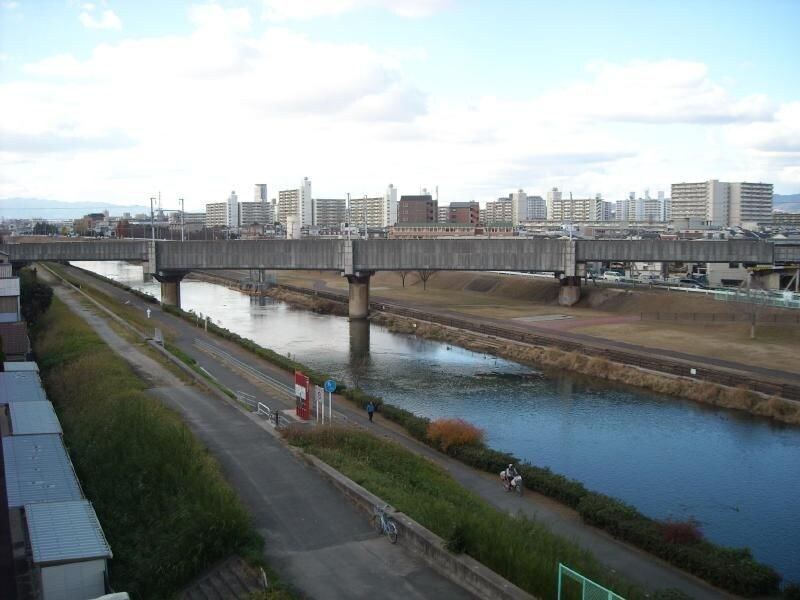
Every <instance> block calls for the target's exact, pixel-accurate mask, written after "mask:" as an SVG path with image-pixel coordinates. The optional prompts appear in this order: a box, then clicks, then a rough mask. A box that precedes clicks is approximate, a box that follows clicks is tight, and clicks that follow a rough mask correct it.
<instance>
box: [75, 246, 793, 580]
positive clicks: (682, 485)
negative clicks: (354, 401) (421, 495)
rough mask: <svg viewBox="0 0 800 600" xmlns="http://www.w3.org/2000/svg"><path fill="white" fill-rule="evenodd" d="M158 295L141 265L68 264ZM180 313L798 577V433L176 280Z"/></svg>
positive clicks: (732, 413) (722, 411)
mask: <svg viewBox="0 0 800 600" xmlns="http://www.w3.org/2000/svg"><path fill="white" fill-rule="evenodd" d="M75 264H76V265H77V266H82V267H84V268H87V269H90V270H92V271H95V272H97V273H100V274H102V275H105V276H107V277H111V278H113V279H115V280H118V281H121V282H123V283H126V284H128V285H130V286H132V287H135V288H137V289H140V290H143V291H146V292H148V293H151V294H153V295H154V296H156V297H158V296H159V295H160V289H159V286H158V283H155V282H153V283H143V282H142V270H141V267H139V266H136V265H130V264H127V263H118V262H92V263H75ZM181 303H182V305H183V308H184V309H186V310H194V311H196V312H199V313H201V314H203V315H208V316H210V317H211V318H212V319H213V320H214V322H215V323H218V324H220V325H222V326H223V327H226V328H228V329H230V330H232V331H235V332H236V333H238V334H240V335H242V336H245V337H248V338H250V339H252V340H254V341H256V342H257V343H258V344H260V345H262V346H265V347H267V348H271V349H273V350H275V351H276V352H279V353H281V354H290V355H291V356H292V357H293V358H296V359H297V360H298V361H300V362H302V363H305V364H307V365H309V366H310V367H312V368H314V369H316V370H319V371H323V372H327V373H330V374H331V375H333V376H334V377H335V378H336V379H338V380H342V381H345V382H348V383H353V382H356V383H358V385H359V386H360V387H361V388H363V389H365V390H366V391H368V392H370V393H373V394H375V395H378V396H381V397H383V398H384V399H385V400H386V401H387V402H389V403H391V404H395V405H397V406H401V407H403V408H405V409H408V410H410V411H412V412H414V413H416V414H419V415H422V416H425V417H430V418H437V417H459V418H463V419H466V420H467V421H470V422H472V423H474V424H475V425H477V426H479V427H481V428H482V429H483V430H484V431H485V432H486V438H487V442H488V444H489V445H490V446H492V447H494V448H497V449H499V450H504V451H508V452H512V453H513V454H515V455H516V456H518V457H520V458H521V459H524V460H528V461H530V462H532V463H534V464H537V465H541V466H549V467H550V468H551V469H552V470H553V471H554V472H556V473H561V474H563V475H566V476H567V477H570V478H573V479H577V480H579V481H581V482H583V483H584V484H585V485H586V486H587V487H588V488H589V489H593V490H596V491H599V492H603V493H606V494H609V495H611V496H614V497H617V498H620V499H622V500H624V501H625V502H628V503H630V504H632V505H634V506H636V507H637V508H638V509H639V510H641V511H642V512H643V513H645V514H647V515H649V516H651V517H654V518H658V519H664V518H674V519H679V520H680V519H686V518H690V517H691V518H694V519H696V520H698V521H699V522H700V523H701V527H702V530H703V532H704V534H705V535H706V537H707V538H709V539H710V540H712V541H714V542H717V543H720V544H724V545H728V546H735V547H741V546H747V547H749V548H750V549H751V550H752V551H753V554H754V556H755V557H756V558H758V559H759V560H761V561H763V562H766V563H768V564H770V565H772V566H774V567H775V568H776V569H777V570H778V571H779V572H780V573H781V574H782V575H783V576H784V579H785V580H788V581H800V428H797V427H789V426H784V425H780V424H775V423H771V422H769V421H767V420H766V419H762V418H756V417H751V416H747V415H743V414H740V413H737V412H735V411H730V410H726V409H718V408H713V407H707V406H704V405H701V404H697V403H694V402H689V401H682V400H677V399H674V398H670V397H666V396H660V395H657V394H651V393H647V392H643V391H641V390H635V389H631V388H625V387H621V386H617V385H611V384H609V383H607V382H604V381H594V380H590V379H587V378H583V377H580V376H576V375H574V374H569V373H555V374H554V373H550V372H548V374H547V375H545V374H544V373H542V372H541V371H537V370H536V369H532V368H530V367H527V366H524V365H520V364H517V363H513V362H509V361H506V360H503V359H499V358H495V357H493V356H490V355H484V354H481V353H475V352H471V351H468V350H464V349H461V348H457V347H453V346H450V345H448V344H445V343H439V342H431V341H425V340H420V339H417V338H415V337H414V336H409V335H402V334H395V333H390V332H388V331H387V330H386V329H385V328H384V327H380V326H377V325H374V324H367V323H349V322H348V320H347V319H346V318H343V317H335V316H330V315H318V314H315V313H311V312H309V311H305V310H298V309H294V308H291V307H289V306H288V305H287V304H285V303H282V302H276V301H273V300H272V299H270V298H251V297H249V296H247V295H244V294H241V293H239V292H237V291H234V290H229V289H227V288H225V287H222V286H218V285H214V284H210V283H205V282H199V281H189V280H184V281H183V282H182V283H181Z"/></svg>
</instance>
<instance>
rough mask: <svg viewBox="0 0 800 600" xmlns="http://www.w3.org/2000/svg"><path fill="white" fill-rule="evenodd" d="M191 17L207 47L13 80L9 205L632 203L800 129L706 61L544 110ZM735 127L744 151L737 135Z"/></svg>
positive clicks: (61, 65)
mask: <svg viewBox="0 0 800 600" xmlns="http://www.w3.org/2000/svg"><path fill="white" fill-rule="evenodd" d="M297 4H304V3H297ZM334 4H335V3H334ZM348 6H354V4H353V2H350V4H348ZM372 6H378V4H373V5H372ZM380 6H388V5H387V4H385V3H384V4H380ZM189 18H190V21H191V23H192V24H193V27H194V29H193V30H192V32H191V33H189V34H185V35H180V36H177V35H172V36H164V37H159V38H143V39H126V40H124V41H121V42H118V43H114V44H101V45H98V46H96V47H95V48H94V50H93V51H92V52H91V54H90V55H89V56H88V57H86V58H83V57H81V58H78V57H76V56H73V55H71V54H60V55H53V56H50V57H48V58H46V59H44V60H41V61H38V62H36V63H32V64H29V65H26V66H25V67H24V68H23V72H24V75H25V77H26V78H25V79H20V80H17V81H12V82H9V83H6V84H2V85H0V115H14V119H13V120H11V119H3V120H2V121H0V123H2V126H3V130H4V131H3V134H2V135H0V159H2V160H3V164H4V166H5V167H6V168H5V169H4V174H3V176H4V179H3V181H1V182H0V196H14V195H19V196H23V195H35V196H44V195H47V190H49V189H54V190H58V194H57V195H58V197H60V198H65V199H73V198H74V199H78V198H87V199H109V198H118V199H119V201H120V202H123V201H131V200H137V199H141V198H145V199H146V198H147V197H149V196H150V195H152V194H153V192H154V191H156V190H161V191H162V192H163V196H164V198H169V197H172V196H175V197H178V195H182V196H183V197H185V198H186V199H187V208H191V209H200V208H202V206H203V204H204V203H206V202H210V201H217V200H220V199H224V198H225V197H227V195H228V194H229V193H230V190H231V189H234V188H235V189H237V191H239V192H240V193H241V194H242V196H245V195H246V194H247V192H248V191H249V188H250V186H251V185H252V183H253V182H255V181H257V180H266V181H267V183H269V185H270V189H271V190H273V191H276V190H278V189H285V188H287V187H290V186H295V185H297V182H298V181H299V180H300V179H301V178H302V177H303V176H304V175H308V176H310V177H311V178H312V181H313V182H314V190H315V194H319V195H320V196H334V195H340V196H343V195H344V194H345V193H347V192H351V193H353V194H356V195H358V194H363V193H369V194H374V193H378V192H379V191H380V190H382V189H383V188H384V187H385V186H386V184H388V183H389V182H392V183H394V184H395V185H397V186H398V187H399V189H400V190H401V193H405V192H408V191H414V190H416V189H418V188H419V187H420V186H427V187H428V188H429V189H432V188H433V187H434V186H435V185H437V184H438V185H439V188H440V193H441V197H442V199H443V201H444V202H449V201H451V200H465V199H473V198H474V199H477V200H481V201H485V200H489V199H494V198H496V197H497V196H499V195H501V194H505V193H508V192H509V191H511V190H513V189H517V188H519V187H524V188H526V189H528V190H529V192H530V193H539V194H544V193H545V191H546V190H547V189H548V188H549V187H551V186H553V185H557V186H559V187H561V188H562V189H564V190H566V191H570V190H571V191H574V192H575V194H576V195H580V194H589V193H592V194H593V193H596V192H602V193H603V194H604V196H606V197H610V198H612V199H613V198H615V197H618V196H619V195H622V194H624V193H625V192H627V191H628V190H629V189H640V188H642V187H644V186H645V185H648V186H650V187H651V189H653V190H656V189H667V190H668V189H669V188H668V185H669V183H670V182H671V181H673V180H682V179H687V180H688V179H689V178H694V177H701V178H703V179H706V178H711V177H715V176H718V177H719V178H724V177H726V176H728V175H729V174H730V173H736V172H737V171H736V169H739V168H742V165H746V164H747V163H748V161H749V160H750V158H751V153H758V154H759V156H760V155H766V154H768V152H767V151H766V150H757V147H758V146H765V145H768V144H773V146H774V145H776V144H778V142H779V141H780V139H781V138H780V135H782V133H781V132H783V131H785V130H786V127H785V126H786V124H788V123H790V122H795V123H796V121H793V120H794V119H796V113H795V112H794V111H795V110H796V109H792V107H788V108H787V107H786V106H784V107H780V108H779V109H778V110H777V112H775V111H773V109H772V108H771V106H770V104H769V103H768V102H767V101H766V99H764V98H763V97H760V96H749V97H744V98H741V97H736V96H734V95H733V94H731V93H730V92H729V91H728V90H727V89H726V87H725V86H723V85H722V84H720V83H718V82H717V81H715V80H714V79H713V78H712V77H711V74H710V73H709V70H708V68H707V67H706V66H705V65H703V64H701V63H691V62H681V61H659V62H651V63H644V62H631V63H625V64H621V65H613V64H593V65H590V67H589V69H588V70H587V72H586V73H584V74H583V77H582V78H581V79H580V80H577V81H574V82H572V83H571V84H568V85H564V86H561V87H559V88H557V89H543V90H542V92H541V93H539V94H537V95H536V96H533V97H529V98H510V97H491V96H479V95H475V96H473V97H469V96H468V95H463V94H462V95H461V96H460V99H459V100H454V99H453V98H446V97H442V96H437V94H436V93H435V92H433V91H432V90H425V89H420V88H419V87H417V86H415V85H414V84H413V82H412V79H411V77H409V76H408V75H407V74H406V72H405V71H406V70H407V69H409V68H413V67H414V64H413V61H415V60H420V59H424V58H425V56H426V54H425V53H426V50H425V49H424V48H421V49H415V50H414V52H412V53H411V54H407V53H403V52H399V53H398V52H397V51H396V50H387V51H378V50H376V49H374V48H371V47H369V46H368V45H366V44H363V43H329V42H323V41H319V40H317V39H314V38H311V37H308V36H304V35H300V34H298V33H296V32H293V31H291V30H289V29H285V28H280V27H274V26H272V27H269V28H267V29H266V30H259V28H257V27H254V26H253V23H252V20H251V15H250V12H249V11H247V10H246V9H232V10H228V9H223V8H220V7H219V6H216V5H202V6H199V7H193V8H192V9H191V10H190V11H189ZM410 63H411V64H410ZM480 85H481V83H480V81H476V82H475V89H479V86H480ZM793 115H795V116H793ZM773 118H774V120H770V119H773ZM721 123H723V124H726V125H725V128H726V129H725V131H726V132H729V133H728V134H726V135H734V134H735V135H739V136H740V138H741V139H739V138H737V140H736V141H735V143H732V142H730V141H726V140H724V139H720V137H721V136H722V134H721V131H722V128H721V127H720V126H719V125H720V124H721ZM665 124H669V126H665ZM781 127H783V128H784V129H781ZM789 131H795V132H796V131H797V130H796V129H790V130H789ZM792 135H794V134H792ZM792 139H794V138H789V139H788V141H786V140H784V142H783V143H784V145H785V144H786V143H791V142H792ZM726 144H727V145H726ZM731 144H733V145H732V146H731ZM765 147H766V146H765ZM730 148H733V151H731V150H730ZM720 150H724V151H720ZM753 165H755V166H753V167H752V169H751V172H752V173H753V174H754V176H758V177H759V178H761V179H763V180H767V181H769V180H770V178H771V177H774V178H775V179H776V181H777V180H779V178H781V177H783V178H784V179H786V180H787V181H788V180H790V178H791V177H793V176H794V175H792V173H793V171H792V168H793V167H792V165H791V164H788V163H787V164H779V163H778V162H776V161H775V160H774V159H771V158H763V157H762V158H759V159H758V160H757V161H755V162H754V163H753ZM795 165H796V163H795ZM794 171H797V169H794ZM34 186H35V187H34ZM244 188H247V189H244Z"/></svg>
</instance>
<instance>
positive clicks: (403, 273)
mask: <svg viewBox="0 0 800 600" xmlns="http://www.w3.org/2000/svg"><path fill="white" fill-rule="evenodd" d="M409 273H411V271H397V274H398V275H400V281H402V282H403V287H406V277H408V274H409Z"/></svg>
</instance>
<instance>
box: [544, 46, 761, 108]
mask: <svg viewBox="0 0 800 600" xmlns="http://www.w3.org/2000/svg"><path fill="white" fill-rule="evenodd" d="M588 72H589V73H590V74H591V75H593V76H594V78H593V79H592V80H590V81H588V82H578V83H575V84H573V85H570V86H566V87H565V88H562V89H559V90H555V91H553V92H549V93H547V94H545V95H544V96H543V97H542V98H540V99H539V101H538V103H539V105H540V110H543V111H557V112H558V113H560V114H564V113H567V112H568V113H571V114H573V115H575V116H576V117H578V118H583V119H604V120H608V121H620V122H634V123H728V122H735V121H745V122H747V121H753V120H768V119H770V118H771V115H772V112H773V111H774V107H772V106H771V105H770V103H769V101H768V100H767V98H766V97H764V96H762V95H751V96H747V97H745V98H741V99H735V98H732V97H731V96H730V94H728V92H727V91H726V90H725V88H724V87H723V86H722V85H720V84H719V83H717V82H715V81H714V80H712V79H711V78H710V77H709V74H708V67H707V66H706V65H705V64H703V63H697V62H688V61H678V60H663V61H658V62H645V61H632V62H628V63H625V64H622V65H614V64H591V65H589V68H588Z"/></svg>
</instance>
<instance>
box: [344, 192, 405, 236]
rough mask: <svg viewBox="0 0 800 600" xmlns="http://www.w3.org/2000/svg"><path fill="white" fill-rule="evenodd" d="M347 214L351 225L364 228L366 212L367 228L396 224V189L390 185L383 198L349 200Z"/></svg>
mask: <svg viewBox="0 0 800 600" xmlns="http://www.w3.org/2000/svg"><path fill="white" fill-rule="evenodd" d="M349 212H350V217H349V222H350V224H351V225H354V226H357V227H364V213H365V212H366V219H367V227H373V228H376V229H380V228H386V227H391V226H392V225H395V224H396V223H397V188H395V187H394V185H393V184H391V183H390V184H389V186H388V187H387V188H386V192H385V193H384V195H383V197H379V196H375V197H372V198H369V197H366V196H365V197H363V198H351V199H350V211H349Z"/></svg>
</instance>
